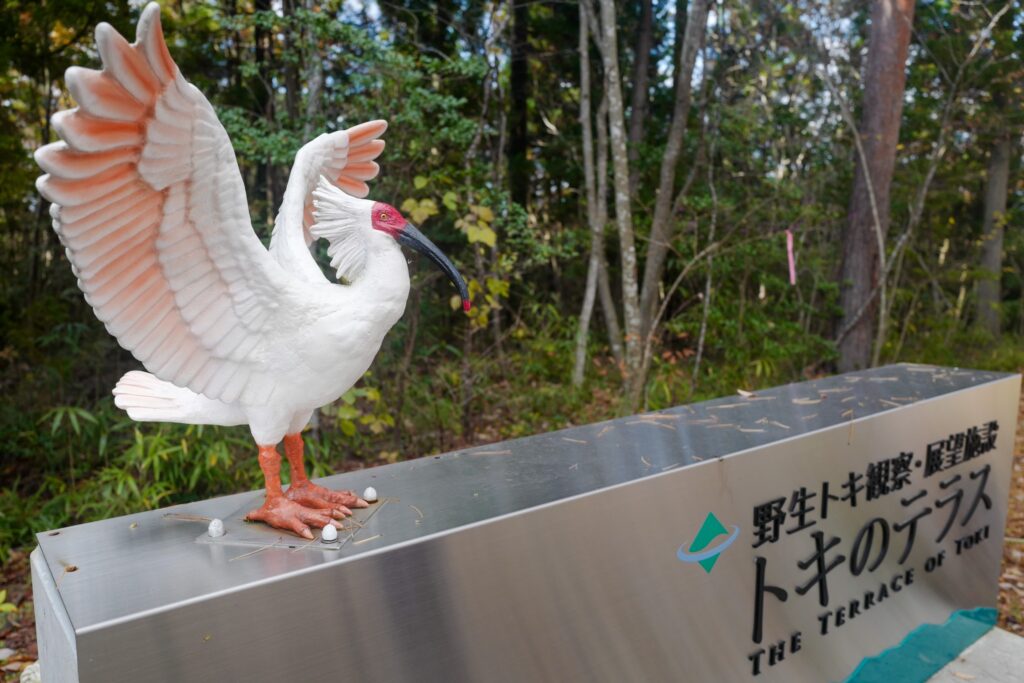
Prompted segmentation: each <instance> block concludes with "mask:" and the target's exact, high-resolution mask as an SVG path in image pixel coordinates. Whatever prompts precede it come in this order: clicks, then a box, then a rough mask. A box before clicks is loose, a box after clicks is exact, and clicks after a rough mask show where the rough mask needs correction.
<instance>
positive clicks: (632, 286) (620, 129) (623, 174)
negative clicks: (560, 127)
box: [598, 0, 643, 396]
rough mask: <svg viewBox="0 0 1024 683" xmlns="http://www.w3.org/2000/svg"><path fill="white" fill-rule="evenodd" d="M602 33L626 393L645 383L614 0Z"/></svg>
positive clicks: (604, 2)
mask: <svg viewBox="0 0 1024 683" xmlns="http://www.w3.org/2000/svg"><path fill="white" fill-rule="evenodd" d="M599 5H600V22H599V31H600V32H599V34H598V35H599V37H600V45H601V59H602V62H603V65H604V78H605V88H604V90H605V94H606V97H607V98H608V138H609V141H610V142H611V158H612V171H613V173H612V179H613V188H614V189H613V196H614V198H615V225H616V228H617V230H618V234H619V250H620V259H621V266H622V311H623V324H624V327H625V380H626V396H631V395H633V394H634V393H635V390H634V389H633V386H634V385H635V384H636V383H637V382H639V383H641V384H642V383H643V377H642V376H641V372H640V370H641V364H642V360H643V345H642V344H641V339H640V323H641V318H640V296H639V288H638V286H637V260H636V235H635V233H634V230H633V209H632V206H631V203H630V196H629V156H628V150H627V145H626V114H625V107H624V105H623V102H622V76H621V74H620V72H619V49H618V34H617V30H616V25H615V1H614V0H599Z"/></svg>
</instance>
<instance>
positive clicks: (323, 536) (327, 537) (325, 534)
mask: <svg viewBox="0 0 1024 683" xmlns="http://www.w3.org/2000/svg"><path fill="white" fill-rule="evenodd" d="M320 540H321V541H323V542H324V543H330V542H331V541H337V540H338V528H337V527H336V526H334V525H333V524H328V525H327V526H325V527H324V528H323V531H321V532H320Z"/></svg>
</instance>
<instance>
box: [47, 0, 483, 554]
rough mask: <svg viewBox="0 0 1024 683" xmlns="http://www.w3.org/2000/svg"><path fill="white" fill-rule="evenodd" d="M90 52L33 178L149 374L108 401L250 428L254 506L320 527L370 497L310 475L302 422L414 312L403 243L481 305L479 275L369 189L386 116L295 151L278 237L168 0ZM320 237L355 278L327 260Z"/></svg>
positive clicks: (146, 413)
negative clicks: (90, 61) (197, 76)
mask: <svg viewBox="0 0 1024 683" xmlns="http://www.w3.org/2000/svg"><path fill="white" fill-rule="evenodd" d="M96 45H97V48H98V50H99V53H100V56H101V58H102V60H103V70H102V71H94V70H91V69H83V68H79V67H71V68H69V69H68V70H67V74H66V80H67V84H68V88H69V90H70V91H71V94H72V96H73V97H74V98H75V100H76V101H77V102H78V105H79V106H78V108H77V109H72V110H68V111H61V112H58V113H57V114H55V115H54V117H53V120H52V123H53V128H54V130H56V131H57V133H58V135H59V136H60V137H61V138H62V140H63V141H62V142H56V143H53V144H49V145H46V146H45V147H42V148H40V149H39V150H38V151H37V152H36V154H35V158H36V161H37V162H38V164H39V165H40V166H41V167H42V169H43V171H44V172H45V175H43V176H41V177H40V178H39V180H38V181H37V184H36V185H37V187H38V189H39V192H40V193H41V194H42V195H43V196H44V197H45V198H46V199H48V200H49V201H50V202H52V204H51V207H50V214H51V216H52V217H53V227H54V229H55V230H56V231H57V234H58V235H59V236H60V240H61V243H62V244H63V245H64V246H65V247H66V249H67V255H68V259H69V260H70V261H71V266H72V269H73V271H74V273H75V275H76V276H77V277H78V284H79V287H80V288H81V289H82V292H83V293H84V294H85V299H86V301H87V302H88V303H89V305H90V306H92V308H93V310H94V311H95V312H96V316H97V317H98V318H99V319H100V321H102V322H103V324H104V325H105V326H106V328H107V330H108V331H109V332H110V334H112V335H113V336H114V337H116V338H117V340H118V342H119V343H120V344H121V346H123V347H124V348H125V349H127V350H129V351H131V353H132V354H133V355H134V356H135V358H137V359H138V360H139V361H140V362H141V363H142V364H143V365H144V366H145V368H146V370H148V372H141V371H133V372H129V373H127V374H126V375H125V376H124V377H122V378H121V380H120V381H119V382H118V383H117V386H116V388H115V389H114V396H115V403H116V405H117V406H119V407H120V408H123V409H124V410H126V411H127V412H128V415H129V416H130V417H131V418H132V419H135V420H141V421H162V422H184V423H189V424H213V425H226V426H228V425H243V424H247V425H249V428H250V430H251V431H252V435H253V438H254V439H255V441H256V444H257V446H258V448H259V462H260V467H261V468H262V470H263V475H264V478H265V480H266V501H265V502H264V504H263V506H262V507H260V508H259V509H256V510H253V511H252V512H250V513H249V514H248V515H247V519H249V520H253V521H256V520H258V521H262V522H265V523H267V524H269V525H271V526H273V527H277V528H279V529H285V530H289V531H292V532H294V533H296V534H298V535H300V536H303V537H305V538H309V539H312V538H313V534H312V531H311V527H313V528H322V527H324V526H326V525H329V524H330V525H334V526H339V524H338V523H337V522H336V521H334V520H338V519H343V518H344V517H345V516H347V515H350V514H351V509H350V508H352V507H366V505H367V503H366V501H364V500H362V499H360V498H359V497H358V496H356V495H355V494H354V493H353V492H351V491H331V490H329V489H326V488H324V487H321V486H318V485H316V484H313V483H312V482H310V481H309V479H308V478H307V477H306V472H305V467H304V465H303V440H302V435H301V432H302V429H303V428H304V427H305V426H306V424H307V423H308V422H309V420H310V418H311V416H312V414H313V411H314V410H316V409H317V408H319V407H320V406H323V405H325V404H327V403H330V402H331V401H334V400H336V399H337V398H338V397H340V396H341V395H342V394H344V393H345V392H346V391H348V389H349V388H351V387H352V385H354V384H355V383H356V381H357V380H358V379H359V378H360V377H361V376H362V375H363V373H364V372H366V370H367V368H368V367H369V366H370V363H371V362H372V361H373V358H374V356H375V355H376V354H377V351H378V349H379V348H380V345H381V342H382V341H383V339H384V335H385V334H386V333H387V331H388V330H389V329H390V328H391V326H392V325H394V324H395V323H396V322H397V321H398V319H399V318H400V317H401V315H402V313H403V311H404V309H405V303H406V299H407V298H408V294H409V270H408V265H407V263H406V260H405V257H404V256H403V254H402V250H401V246H400V245H405V246H408V247H411V248H413V249H415V250H416V251H419V252H420V253H423V254H425V255H426V256H427V257H428V258H430V259H431V260H432V261H434V263H436V264H437V265H438V266H439V267H440V268H441V269H442V270H443V271H444V272H445V273H446V274H447V275H448V277H449V278H451V280H452V282H453V283H454V284H455V286H456V288H457V289H458V291H459V294H460V295H461V297H462V301H463V307H464V308H465V309H466V310H469V305H470V303H469V293H468V291H467V288H466V284H465V282H464V281H463V279H462V277H461V276H460V275H459V273H458V271H457V270H456V268H455V266H453V265H452V263H451V261H449V260H448V258H446V257H445V256H444V254H442V253H441V251H440V250H438V248H437V247H436V246H434V244H433V243H432V242H431V241H430V240H429V239H427V238H426V237H425V236H424V235H423V234H422V233H420V232H419V230H417V229H416V228H415V227H414V226H412V225H411V224H410V223H409V222H408V221H406V219H405V218H404V217H403V216H402V215H401V213H399V212H398V211H397V210H396V209H394V208H393V207H391V206H389V205H387V204H383V203H380V202H373V201H370V200H368V199H364V197H365V196H366V195H367V193H368V191H369V188H368V187H367V186H366V183H365V182H363V181H365V180H369V179H371V178H374V177H375V176H376V175H377V172H378V170H379V168H378V166H377V164H376V163H374V161H373V159H375V158H376V157H377V156H378V155H379V154H380V153H381V151H382V150H383V149H384V142H383V141H382V140H380V139H379V137H380V136H381V134H382V133H383V132H384V130H385V128H387V123H386V122H384V121H371V122H369V123H364V124H361V125H358V126H355V127H353V128H349V129H348V130H346V131H340V132H335V133H330V134H324V135H321V136H320V137H318V138H316V139H315V140H313V141H312V142H310V143H308V144H306V145H305V146H304V147H303V148H302V149H301V150H299V152H298V154H297V155H296V157H295V164H294V166H293V167H292V172H291V176H290V177H289V179H288V186H287V189H286V191H285V194H284V199H283V202H282V205H281V210H280V212H279V213H278V216H277V221H276V223H275V225H274V233H273V237H272V239H271V242H270V249H269V250H267V249H266V248H265V247H264V246H263V244H262V243H261V242H260V240H259V239H258V238H257V236H256V233H255V232H254V231H253V228H252V225H251V223H250V220H249V208H248V203H247V201H246V196H245V187H244V185H243V183H242V176H241V173H240V172H239V169H238V164H237V162H236V160H235V154H234V150H233V149H232V146H231V141H230V139H229V138H228V135H227V132H226V131H225V130H224V127H223V126H222V125H221V124H220V122H219V121H218V119H217V115H216V113H215V112H214V109H213V107H211V106H210V103H209V102H208V101H207V99H206V98H205V97H204V96H203V94H202V93H201V92H200V91H199V90H198V89H197V88H196V87H195V86H193V85H192V84H191V83H189V82H188V81H186V80H185V79H184V78H183V77H182V75H181V73H180V71H179V70H178V66H177V65H176V64H175V63H174V60H173V59H171V55H170V53H169V52H168V50H167V45H166V43H165V42H164V37H163V31H162V29H161V26H160V7H159V6H158V5H157V4H156V3H150V4H149V5H148V6H146V8H145V9H144V10H143V12H142V16H141V18H140V19H139V24H138V30H137V36H136V42H135V43H134V44H129V43H128V42H127V41H126V40H125V39H124V38H123V37H122V36H121V35H120V34H118V33H117V31H115V30H114V29H113V27H111V26H110V25H109V24H106V23H101V24H100V25H99V26H97V27H96ZM339 188H340V189H339ZM343 190H344V191H343ZM317 238H323V239H326V240H327V241H328V242H329V244H330V246H329V248H328V252H327V253H328V255H329V256H330V257H331V266H332V267H333V268H334V269H336V271H337V274H338V277H339V279H341V280H342V281H343V282H344V284H336V283H332V282H330V281H329V280H328V279H327V278H325V277H324V275H323V273H322V272H321V270H320V268H319V267H318V266H317V264H316V261H315V260H314V258H313V256H312V255H311V254H310V251H309V245H310V244H311V243H312V241H313V240H315V239H317ZM282 440H283V441H284V447H285V455H286V457H287V459H288V463H289V465H290V467H291V485H290V486H289V487H288V489H287V491H284V490H282V486H281V478H280V469H281V457H280V455H279V454H278V452H277V444H278V443H279V442H281V441H282Z"/></svg>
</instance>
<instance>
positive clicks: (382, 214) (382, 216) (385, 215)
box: [380, 212, 388, 221]
mask: <svg viewBox="0 0 1024 683" xmlns="http://www.w3.org/2000/svg"><path fill="white" fill-rule="evenodd" d="M380 219H381V220H382V221H386V220H387V219H388V215H387V214H386V213H383V212H381V214H380Z"/></svg>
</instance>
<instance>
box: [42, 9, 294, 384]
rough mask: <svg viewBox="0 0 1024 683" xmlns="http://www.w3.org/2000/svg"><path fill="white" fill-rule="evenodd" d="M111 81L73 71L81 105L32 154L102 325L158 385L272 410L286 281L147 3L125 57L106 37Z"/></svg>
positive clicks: (217, 132)
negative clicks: (271, 343) (271, 357)
mask: <svg viewBox="0 0 1024 683" xmlns="http://www.w3.org/2000/svg"><path fill="white" fill-rule="evenodd" d="M96 43H97V47H98V49H99V52H100V55H101V57H102V59H103V66H104V69H103V71H93V70H89V69H82V68H77V67H72V68H70V69H68V72H67V77H66V78H67V83H68V87H69V89H70V91H71V94H72V95H73V96H74V98H75V100H77V102H78V104H79V108H78V109H73V110H70V111H62V112H59V113H58V114H56V115H55V116H54V117H53V127H54V129H55V130H56V131H57V133H58V134H59V135H60V137H61V138H62V139H63V141H62V142H57V143H54V144H50V145H47V146H45V147H43V148H41V149H40V150H38V151H37V152H36V160H37V162H38V163H39V165H40V166H41V167H42V168H43V170H44V171H45V172H46V173H47V175H44V176H42V177H40V178H39V180H38V181H37V187H38V188H39V191H40V193H41V194H42V195H43V196H44V197H46V198H47V199H48V200H50V201H51V202H52V203H53V205H52V206H51V209H50V213H51V215H52V216H53V226H54V229H55V230H56V231H57V233H58V235H59V236H60V239H61V242H62V243H63V244H64V246H65V247H66V248H67V255H68V258H69V259H70V261H71V264H72V267H73V269H74V272H75V274H76V275H77V277H78V281H79V286H80V287H81V289H82V291H83V292H84V293H85V297H86V300H87V301H88V302H89V304H90V305H91V306H92V308H93V310H94V311H95V312H96V316H97V317H98V318H99V319H100V320H101V321H102V322H103V323H104V324H105V325H106V327H107V330H109V331H110V333H111V334H112V335H114V336H115V337H116V338H117V340H118V342H119V343H120V344H121V346H123V347H124V348H126V349H128V350H129V351H131V352H132V354H133V355H134V356H135V357H136V358H137V359H138V360H139V361H141V362H142V363H143V365H145V367H146V369H147V370H149V371H150V372H151V373H153V374H154V375H156V376H157V377H159V378H161V379H163V380H166V381H169V382H173V383H174V384H176V385H178V386H182V387H188V388H189V389H191V390H192V391H194V392H196V393H201V394H204V395H206V396H208V397H210V398H215V399H220V400H222V401H225V402H234V401H237V400H241V401H243V402H247V403H257V404H259V403H265V402H266V401H267V400H268V399H269V397H270V395H271V393H272V392H273V382H272V380H271V376H270V373H269V372H268V371H267V361H266V355H267V354H266V351H267V349H266V348H265V347H266V346H267V344H268V339H267V334H266V333H267V332H268V331H269V330H271V329H272V328H273V327H274V326H275V325H279V324H280V322H281V321H280V320H279V319H278V318H279V316H277V315H275V313H276V312H278V311H279V310H281V309H284V308H287V305H286V304H285V302H284V301H282V297H283V296H285V295H284V294H282V292H283V291H284V290H286V289H287V286H288V284H289V281H290V277H289V276H288V275H286V274H285V273H284V272H283V271H282V270H281V269H280V267H279V266H278V264H277V263H276V262H275V261H274V260H273V259H271V258H270V256H269V254H268V253H267V250H266V249H265V248H264V247H263V245H262V244H261V243H260V241H259V239H258V238H257V237H256V234H255V233H254V232H253V229H252V225H251V223H250V221H249V209H248V204H247V202H246V197H245V187H244V185H243V183H242V177H241V174H240V172H239V170H238V164H237V162H236V160H235V154H234V150H233V149H232V146H231V141H230V140H229V138H228V135H227V132H226V131H225V130H224V128H223V126H221V124H220V122H219V121H218V119H217V115H216V113H215V112H214V110H213V108H212V107H211V106H210V103H209V102H208V101H207V100H206V98H205V97H203V95H202V93H200V92H199V90H198V89H196V87H195V86H193V85H192V84H190V83H188V82H187V81H185V79H184V78H182V76H181V73H180V72H179V70H178V67H177V65H176V64H175V63H174V61H173V60H172V59H171V56H170V53H169V52H168V50H167V45H166V44H165V42H164V38H163V32H162V30H161V27H160V8H159V6H157V5H156V3H151V4H150V5H149V6H147V7H146V9H145V10H144V11H143V13H142V17H141V18H140V20H139V25H138V33H137V39H136V42H135V43H134V44H132V45H129V44H128V42H127V41H125V39H124V38H122V37H121V36H120V35H119V34H118V33H117V32H116V31H115V30H114V29H113V28H112V27H111V26H109V25H108V24H100V25H99V26H98V27H97V28H96Z"/></svg>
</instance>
